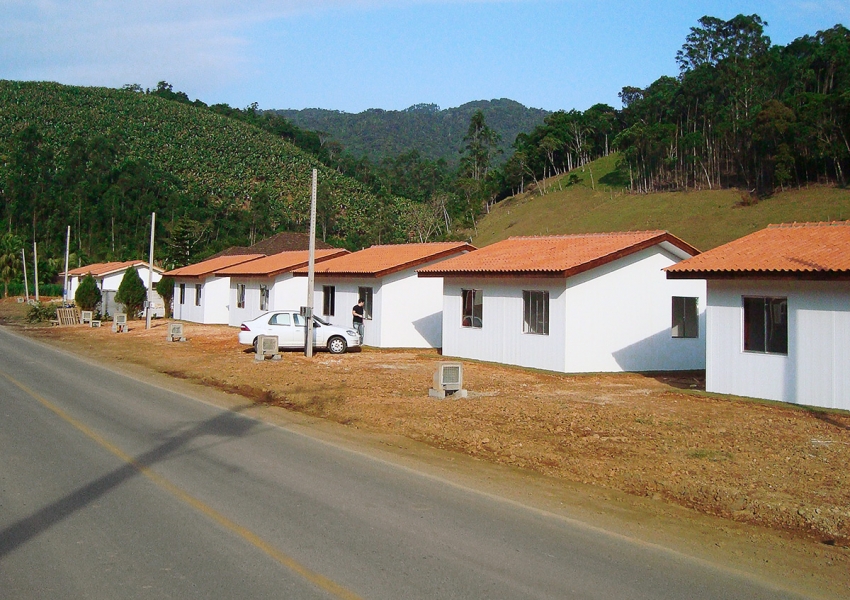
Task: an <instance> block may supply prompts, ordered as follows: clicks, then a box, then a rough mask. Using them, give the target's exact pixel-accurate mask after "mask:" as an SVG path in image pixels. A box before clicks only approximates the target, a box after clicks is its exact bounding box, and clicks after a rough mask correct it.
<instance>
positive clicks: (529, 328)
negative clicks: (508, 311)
mask: <svg viewBox="0 0 850 600" xmlns="http://www.w3.org/2000/svg"><path fill="white" fill-rule="evenodd" d="M522 332H523V333H536V334H538V335H549V292H548V291H545V290H541V291H538V290H523V292H522Z"/></svg>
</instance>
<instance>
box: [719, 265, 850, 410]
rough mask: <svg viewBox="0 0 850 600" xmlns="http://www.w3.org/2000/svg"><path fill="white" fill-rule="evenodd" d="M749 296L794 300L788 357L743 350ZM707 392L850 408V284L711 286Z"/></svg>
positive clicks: (721, 283) (722, 283) (790, 306)
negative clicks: (744, 301) (745, 307)
mask: <svg viewBox="0 0 850 600" xmlns="http://www.w3.org/2000/svg"><path fill="white" fill-rule="evenodd" d="M743 296H765V297H784V298H787V299H788V354H787V355H780V354H763V353H758V352H744V350H743V316H744V311H743V301H742V297H743ZM708 327H709V330H708V347H707V356H706V363H707V364H706V390H708V391H710V392H718V393H722V394H735V395H737V396H750V397H753V398H764V399H767V400H779V401H783V402H793V403H797V404H807V405H811V406H822V407H826V408H841V409H844V410H850V367H848V365H850V282H808V281H776V282H770V281H751V282H743V281H709V283H708Z"/></svg>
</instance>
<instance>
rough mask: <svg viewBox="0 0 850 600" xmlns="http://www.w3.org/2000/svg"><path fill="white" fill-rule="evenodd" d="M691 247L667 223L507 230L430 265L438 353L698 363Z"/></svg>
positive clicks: (628, 364)
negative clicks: (436, 296) (682, 269)
mask: <svg viewBox="0 0 850 600" xmlns="http://www.w3.org/2000/svg"><path fill="white" fill-rule="evenodd" d="M696 254H698V250H696V249H695V248H694V247H692V246H690V245H689V244H687V243H685V242H683V241H682V240H680V239H679V238H677V237H675V236H673V235H671V234H669V233H667V232H665V231H641V232H625V233H600V234H583V235H563V236H547V237H513V238H509V239H507V240H504V241H501V242H498V243H495V244H492V245H490V246H486V247H484V248H481V249H479V250H478V251H476V252H472V253H469V254H466V255H464V256H460V257H457V258H453V259H451V260H446V261H444V262H441V263H439V264H438V265H434V266H429V267H425V268H421V269H419V276H420V277H421V278H429V277H442V278H443V281H444V283H443V336H442V338H443V354H444V355H445V356H454V357H460V358H470V359H476V360H483V361H489V362H495V363H503V364H510V365H520V366H523V367H533V368H537V369H545V370H549V371H559V372H566V373H580V372H600V371H602V372H605V371H607V372H612V371H669V370H691V369H702V368H704V367H705V337H704V334H705V322H704V310H705V308H704V307H705V282H702V281H679V282H674V281H668V280H667V278H666V277H665V274H664V271H663V269H664V267H668V266H670V265H673V264H676V263H678V262H679V261H681V260H683V259H685V258H689V257H691V256H694V255H696Z"/></svg>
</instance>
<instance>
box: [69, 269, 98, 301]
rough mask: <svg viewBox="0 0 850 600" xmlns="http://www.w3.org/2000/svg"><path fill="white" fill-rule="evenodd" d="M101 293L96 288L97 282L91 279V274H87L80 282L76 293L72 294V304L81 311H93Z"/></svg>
mask: <svg viewBox="0 0 850 600" xmlns="http://www.w3.org/2000/svg"><path fill="white" fill-rule="evenodd" d="M100 301H101V293H100V290H99V289H98V287H97V282H96V281H95V280H94V277H92V275H91V273H89V274H87V275H86V276H85V277H83V278H82V280H81V281H80V285H79V286H78V287H77V291H76V293H75V294H74V302H76V303H77V306H79V307H80V309H81V310H94V309H95V307H96V306H97V305H98V304H100Z"/></svg>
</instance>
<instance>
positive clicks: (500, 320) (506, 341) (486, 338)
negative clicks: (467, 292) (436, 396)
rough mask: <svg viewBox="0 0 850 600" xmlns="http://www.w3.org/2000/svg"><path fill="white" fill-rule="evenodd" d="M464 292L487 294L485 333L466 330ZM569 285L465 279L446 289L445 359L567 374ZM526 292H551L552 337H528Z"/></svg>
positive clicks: (453, 280) (552, 281)
mask: <svg viewBox="0 0 850 600" xmlns="http://www.w3.org/2000/svg"><path fill="white" fill-rule="evenodd" d="M462 289H476V290H482V292H483V299H482V300H483V305H482V309H481V327H480V328H475V327H462V326H461V321H462V318H463V312H462V311H463V306H462V298H461V290H462ZM565 289H566V286H565V280H564V279H523V280H521V281H519V282H518V281H517V280H516V279H490V278H487V279H469V280H466V279H464V280H463V281H460V280H458V279H456V278H453V277H452V278H446V279H445V281H444V283H443V355H444V356H455V357H459V358H471V359H476V360H485V361H489V362H496V363H503V364H508V365H520V366H523V367H534V368H538V369H546V370H549V371H564V368H565V367H564V329H565V319H564V316H565V312H566V309H565ZM523 290H535V291H548V292H549V335H538V334H529V333H523V331H522V329H523V302H522V292H523Z"/></svg>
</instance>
